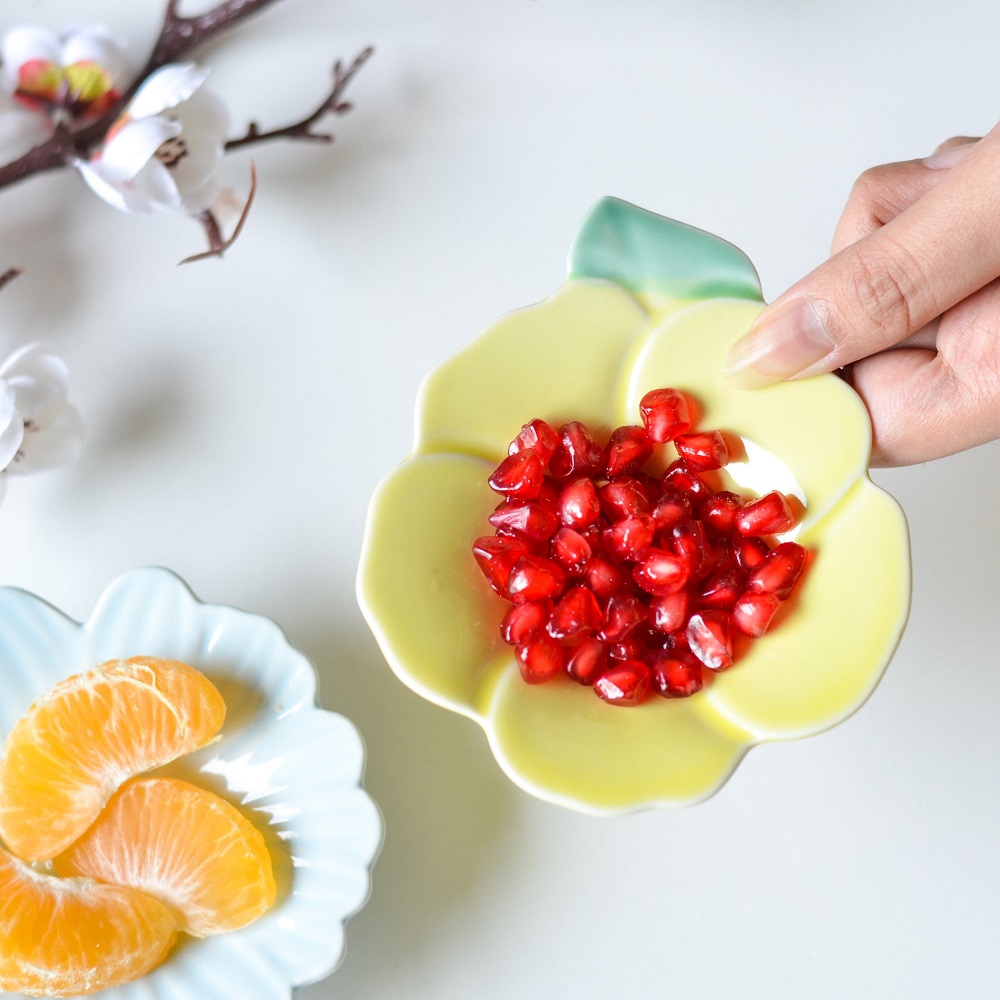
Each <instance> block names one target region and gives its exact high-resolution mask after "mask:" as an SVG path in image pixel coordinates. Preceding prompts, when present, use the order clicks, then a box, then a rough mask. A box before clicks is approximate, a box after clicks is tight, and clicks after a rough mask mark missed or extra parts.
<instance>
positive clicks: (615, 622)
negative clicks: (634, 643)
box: [597, 594, 646, 642]
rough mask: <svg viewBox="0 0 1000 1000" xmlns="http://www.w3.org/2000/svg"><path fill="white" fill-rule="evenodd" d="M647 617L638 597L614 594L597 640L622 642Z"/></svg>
mask: <svg viewBox="0 0 1000 1000" xmlns="http://www.w3.org/2000/svg"><path fill="white" fill-rule="evenodd" d="M645 617H646V612H645V609H644V608H643V605H642V602H641V601H640V600H639V598H638V597H636V596H635V595H633V594H614V595H612V596H611V597H610V598H608V606H607V608H605V610H604V620H603V624H602V625H601V630H600V632H598V633H597V638H598V639H601V640H603V641H604V642H621V640H622V639H624V638H625V636H627V635H628V634H629V632H631V631H632V629H634V628H635V627H636V625H638V624H639V623H640V622H642V621H643V620H644V619H645Z"/></svg>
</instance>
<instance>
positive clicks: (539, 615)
mask: <svg viewBox="0 0 1000 1000" xmlns="http://www.w3.org/2000/svg"><path fill="white" fill-rule="evenodd" d="M551 614H552V602H551V601H550V600H549V599H548V598H546V599H545V600H542V601H525V602H524V603H523V604H514V605H512V606H511V609H510V611H508V612H507V614H505V615H504V616H503V620H502V621H501V622H500V637H501V638H502V639H503V641H504V642H506V643H507V644H508V645H509V646H517V645H518V644H519V643H522V642H524V641H525V639H527V638H528V637H529V636H530V635H531V634H532V633H533V632H537V631H538V630H539V629H544V628H545V626H546V624H547V623H548V620H549V615H551Z"/></svg>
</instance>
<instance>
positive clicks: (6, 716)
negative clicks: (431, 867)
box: [0, 568, 382, 1000]
mask: <svg viewBox="0 0 1000 1000" xmlns="http://www.w3.org/2000/svg"><path fill="white" fill-rule="evenodd" d="M136 655H153V656H163V657H169V658H173V659H178V660H183V661H184V662H186V663H190V664H191V665H192V666H194V667H196V668H198V669H199V670H201V671H202V672H203V673H205V674H206V675H207V676H208V677H209V678H210V679H211V680H212V681H213V683H215V685H216V686H217V687H218V688H219V690H220V691H221V692H222V695H223V697H224V698H225V700H226V706H227V716H226V722H225V725H224V727H223V730H222V738H221V739H220V740H219V741H218V742H217V743H214V744H212V745H211V746H209V747H207V748H205V749H204V750H201V751H199V752H198V753H195V754H191V755H190V756H188V757H186V758H182V759H181V760H179V761H176V762H174V764H172V765H169V768H168V770H169V772H170V773H173V774H176V775H178V776H181V777H185V778H187V779H188V780H193V781H195V782H197V783H198V784H201V785H203V786H205V787H208V788H211V789H212V790H214V791H216V792H218V793H220V794H222V795H224V796H226V797H227V798H229V799H230V800H231V801H232V802H233V803H235V804H236V805H238V806H240V807H241V808H242V809H243V811H244V812H245V813H246V814H247V815H248V816H250V817H251V818H252V819H254V820H255V821H256V823H257V825H258V827H260V828H263V829H264V831H265V837H266V838H267V839H268V841H269V844H270V845H271V847H272V851H271V853H272V857H273V860H274V864H275V876H276V878H277V881H278V899H277V901H276V903H275V905H274V906H273V907H272V909H271V910H270V911H269V912H268V913H267V914H265V915H264V916H263V917H262V918H261V919H260V920H258V921H257V922H256V923H253V924H251V925H250V926H248V927H246V928H244V929H243V930H240V931H237V932H235V933H231V934H224V935H220V936H219V937H214V938H207V939H204V940H193V939H190V938H183V939H182V940H181V941H180V942H179V943H178V945H177V946H176V947H175V948H174V950H173V951H172V952H171V954H170V956H169V957H168V959H167V960H166V962H164V963H163V965H161V966H160V967H159V968H158V969H156V970H154V971H153V972H152V973H150V974H149V975H147V976H145V977H143V978H142V979H140V980H138V981H136V982H134V983H130V984H126V985H124V986H119V987H117V988H115V989H110V990H105V991H103V992H101V993H99V994H94V995H95V996H99V997H101V998H102V1000H288V998H289V997H290V996H291V994H292V991H293V990H294V989H295V987H297V986H303V985H306V984H308V983H313V982H316V981H317V980H319V979H322V978H323V977H325V976H327V975H329V973H331V972H332V971H333V970H334V969H335V968H336V967H337V965H338V964H339V963H340V960H341V958H342V957H343V952H344V924H345V922H346V920H347V919H348V918H349V917H350V916H351V915H353V914H354V913H356V912H357V911H358V910H359V909H360V908H361V907H362V906H363V905H364V904H365V902H366V900H367V898H368V894H369V889H370V877H369V870H370V868H371V865H372V864H373V862H374V860H375V857H376V856H377V854H378V850H379V847H380V846H381V842H382V819H381V815H380V813H379V810H378V808H377V807H376V806H375V804H374V802H373V801H372V800H371V798H370V797H369V796H368V795H367V794H366V792H365V791H364V790H363V788H362V787H361V778H362V772H363V768H364V745H363V743H362V741H361V738H360V736H359V735H358V732H357V730H356V729H355V728H354V726H353V725H352V724H351V723H350V722H349V721H348V720H347V719H345V718H344V717H343V716H340V715H337V714H335V713H333V712H327V711H323V710H322V709H320V708H318V707H317V705H316V673H315V670H314V669H313V667H312V665H311V664H310V663H309V661H308V660H306V658H305V657H304V656H303V655H302V654H301V653H299V652H298V651H297V650H295V649H293V648H292V646H291V645H290V644H289V642H288V640H287V638H286V637H285V635H284V633H283V632H282V631H281V629H280V628H279V627H278V626H277V625H276V624H275V623H274V622H272V621H270V620H268V619H266V618H262V617H259V616H257V615H252V614H248V613H246V612H244V611H239V610H237V609H235V608H230V607H224V606H221V605H213V604H203V603H202V602H201V601H199V600H198V599H197V598H196V597H195V596H194V595H193V594H192V593H191V591H190V590H189V589H188V588H187V586H186V585H185V584H184V583H183V582H182V581H181V580H180V579H179V578H178V577H177V576H175V575H174V574H173V573H171V572H169V571H167V570H164V569H153V568H150V569H140V570H135V571H133V572H130V573H126V574H125V575H123V576H121V577H119V578H118V579H117V580H115V581H114V582H113V583H112V584H111V585H110V586H109V587H108V588H107V590H106V591H105V592H104V594H103V595H102V596H101V598H100V600H99V601H98V602H97V606H96V607H95V609H94V611H93V613H92V614H91V616H90V617H89V618H88V619H87V621H85V622H83V623H77V622H75V621H73V620H72V619H70V618H68V617H67V616H66V615H64V614H63V613H62V612H60V611H58V610H57V609H55V608H53V607H52V606H51V605H49V604H47V603H46V602H45V601H43V600H41V599H40V598H38V597H36V596H34V595H33V594H29V593H27V592H25V591H22V590H17V589H13V588H0V690H2V691H3V699H2V702H0V740H3V739H5V738H6V734H7V733H8V732H9V731H10V729H11V727H12V726H13V725H14V723H15V722H16V720H17V719H18V718H19V717H20V716H21V715H22V714H23V713H24V711H25V710H26V709H27V708H28V707H29V706H30V705H31V703H32V702H33V701H34V700H35V699H36V698H37V697H38V696H39V695H41V694H42V693H43V692H45V691H46V690H47V689H48V688H50V687H52V685H53V684H55V683H56V682H57V681H60V680H62V679H63V678H65V677H68V676H70V675H72V674H75V673H79V672H80V671H82V670H87V669H89V668H90V667H93V666H94V665H95V664H97V663H100V662H102V661H104V660H108V659H112V658H126V657H129V656H136ZM4 996H7V997H11V998H14V997H20V994H10V993H8V994H4Z"/></svg>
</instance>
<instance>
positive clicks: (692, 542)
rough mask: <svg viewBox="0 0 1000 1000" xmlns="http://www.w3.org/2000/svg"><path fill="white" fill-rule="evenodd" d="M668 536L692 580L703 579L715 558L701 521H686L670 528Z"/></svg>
mask: <svg viewBox="0 0 1000 1000" xmlns="http://www.w3.org/2000/svg"><path fill="white" fill-rule="evenodd" d="M669 538H670V544H671V547H672V548H673V550H674V552H676V553H677V555H678V556H680V558H681V559H682V560H683V562H684V565H685V566H686V567H687V575H688V576H689V577H690V578H691V579H692V580H703V579H704V578H705V577H706V576H707V575H708V574H709V573H710V572H711V570H712V564H713V562H714V561H715V560H714V553H713V552H712V549H711V548H710V546H709V544H708V539H707V538H706V536H705V527H704V525H703V524H702V523H701V521H688V523H687V524H682V525H680V527H677V528H671V529H670V535H669Z"/></svg>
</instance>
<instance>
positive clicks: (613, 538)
mask: <svg viewBox="0 0 1000 1000" xmlns="http://www.w3.org/2000/svg"><path fill="white" fill-rule="evenodd" d="M655 534H656V522H655V521H654V520H653V519H652V517H650V516H649V514H633V515H632V516H631V517H625V518H622V520H620V521H616V522H615V523H614V524H613V525H611V527H610V528H607V529H606V530H605V531H604V544H605V547H606V548H607V549H608V551H610V552H613V553H614V554H615V555H617V556H620V557H621V558H622V559H629V560H631V561H632V562H638V560H639V559H641V558H642V555H643V553H644V552H645V551H646V549H648V548H649V547H650V545H652V544H653V536H654V535H655Z"/></svg>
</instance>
